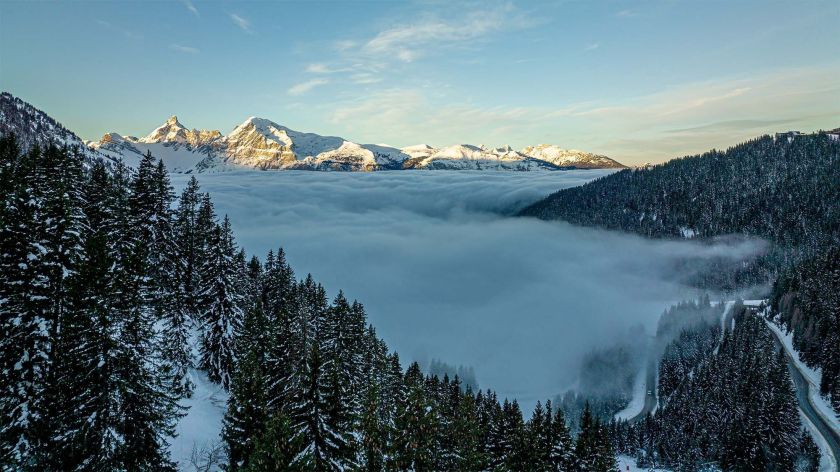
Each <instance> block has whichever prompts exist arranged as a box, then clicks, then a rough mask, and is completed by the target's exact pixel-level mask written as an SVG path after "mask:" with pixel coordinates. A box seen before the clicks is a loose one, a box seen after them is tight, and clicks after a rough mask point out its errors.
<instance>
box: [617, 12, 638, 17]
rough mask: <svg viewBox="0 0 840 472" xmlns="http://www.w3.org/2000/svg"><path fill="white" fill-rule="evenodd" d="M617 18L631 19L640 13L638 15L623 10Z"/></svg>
mask: <svg viewBox="0 0 840 472" xmlns="http://www.w3.org/2000/svg"><path fill="white" fill-rule="evenodd" d="M615 16H617V17H620V18H631V17H634V16H638V13H636V12H635V11H633V10H621V11H620V12H618V13H616V14H615Z"/></svg>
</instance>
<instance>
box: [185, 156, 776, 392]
mask: <svg viewBox="0 0 840 472" xmlns="http://www.w3.org/2000/svg"><path fill="white" fill-rule="evenodd" d="M608 173H609V172H608V171H569V172H521V173H519V172H464V171H461V172H457V171H456V172H447V171H397V172H376V173H339V172H336V173H330V172H305V171H301V172H288V171H286V172H256V171H236V172H223V173H216V174H199V175H198V176H197V178H198V179H199V183H200V184H201V187H202V190H203V191H207V192H210V194H211V195H212V198H213V202H214V203H215V207H216V211H217V212H218V213H219V215H220V216H222V215H224V214H228V215H230V218H231V222H232V225H233V228H234V231H235V233H236V238H237V242H238V243H239V244H240V245H242V246H243V247H245V248H246V250H247V251H248V252H249V253H250V254H257V255H259V256H260V257H261V258H262V257H263V256H264V255H265V253H266V252H267V251H268V250H269V249H275V250H276V249H277V248H278V247H280V246H282V247H283V248H284V249H285V250H286V253H287V257H288V260H289V262H290V263H291V265H292V267H293V268H294V269H295V271H296V273H297V275H298V277H303V276H305V275H306V274H307V273H312V274H313V275H314V276H315V277H316V279H317V280H319V281H320V282H321V283H323V284H324V286H325V287H326V288H327V290H328V292H329V294H330V296H331V297H332V296H334V295H335V294H336V293H337V292H338V290H339V289H343V290H344V292H345V293H346V294H347V296H348V298H356V299H358V300H359V301H361V302H362V303H363V304H364V305H365V306H366V308H367V312H368V314H369V317H370V322H371V323H372V324H373V325H374V326H375V327H376V329H377V331H378V333H379V335H380V336H381V337H383V338H384V339H385V340H386V341H387V342H388V344H389V346H391V348H392V349H395V350H397V351H398V352H399V353H400V356H401V358H402V359H403V361H404V362H407V361H411V360H417V361H420V362H421V364H425V365H427V364H428V362H429V361H430V360H431V359H433V358H436V359H441V360H443V361H445V362H447V363H450V364H455V365H467V366H472V367H474V368H475V372H476V375H477V378H478V382H479V383H480V385H481V386H482V387H483V388H484V387H489V388H493V389H495V390H496V391H497V392H498V393H499V395H500V396H502V397H516V398H517V399H519V400H520V402H521V403H523V407H525V408H528V407H530V406H532V405H533V404H534V403H535V402H536V400H537V399H545V398H549V397H552V396H553V395H554V394H556V393H558V392H560V391H562V390H564V389H566V388H568V387H569V386H570V385H572V384H573V383H574V381H575V378H576V374H577V368H578V363H579V361H580V358H581V356H582V355H583V354H584V353H585V352H586V351H588V350H589V349H592V348H593V347H598V346H604V345H608V344H609V343H610V342H612V341H613V340H615V339H617V338H618V337H621V336H624V335H626V333H627V332H628V330H629V329H630V328H631V327H634V326H637V325H639V324H641V325H642V326H644V327H645V329H646V331H647V332H648V333H652V332H653V331H654V329H655V324H656V321H657V319H658V317H659V315H660V314H661V313H662V311H663V310H664V309H665V308H666V307H667V306H669V305H670V304H671V303H673V302H675V301H677V300H681V299H684V298H687V297H691V296H694V295H695V293H694V292H693V291H692V290H691V289H689V288H687V287H685V286H682V285H681V284H679V283H678V282H677V280H682V276H684V275H685V274H675V273H674V272H673V267H675V266H676V265H677V264H675V262H676V261H677V260H680V259H683V258H692V259H693V260H703V259H704V258H709V257H713V256H715V257H719V256H725V257H732V258H745V257H749V256H751V255H752V254H753V253H754V252H755V251H757V250H758V249H760V245H757V244H754V243H752V242H748V241H740V242H734V243H727V244H725V245H724V244H716V245H709V244H699V243H694V242H689V241H651V240H646V239H643V238H639V237H635V236H630V235H625V234H619V233H615V232H607V231H600V230H594V229H586V228H579V227H574V226H571V225H568V224H565V223H562V222H545V221H539V220H535V219H530V218H517V217H512V216H510V215H512V214H513V213H514V212H515V211H516V210H518V209H520V208H522V207H523V206H525V205H527V204H529V203H531V202H534V201H536V200H538V199H539V198H541V197H543V196H545V195H548V194H550V193H552V192H554V191H556V190H558V189H560V188H565V187H571V186H575V185H581V184H583V183H585V182H587V181H589V180H591V179H594V178H597V177H600V176H603V175H606V174H608ZM188 178H189V176H186V175H178V174H176V175H173V176H172V179H173V185H174V186H175V188H176V190H178V191H179V192H180V189H181V188H183V186H184V185H185V183H186V181H187V179H188ZM640 342H644V340H640Z"/></svg>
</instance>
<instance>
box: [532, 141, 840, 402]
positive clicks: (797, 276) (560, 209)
mask: <svg viewBox="0 0 840 472" xmlns="http://www.w3.org/2000/svg"><path fill="white" fill-rule="evenodd" d="M521 214H522V215H526V216H535V217H538V218H542V219H562V220H566V221H569V222H571V223H574V224H581V225H587V226H598V227H603V228H607V229H616V230H623V231H630V232H634V233H639V234H642V235H645V236H649V237H674V238H682V237H694V238H710V237H716V236H723V235H732V234H739V235H749V236H756V237H760V238H763V239H766V240H768V241H770V243H771V244H772V246H771V248H770V250H769V252H768V253H767V254H765V255H763V256H761V257H759V258H758V259H756V260H755V261H753V262H752V263H751V264H749V265H747V266H733V265H731V264H727V263H726V262H725V261H721V263H720V264H718V265H717V266H716V267H714V270H709V271H706V272H705V273H703V274H702V275H701V276H700V277H698V278H697V279H695V280H693V282H694V283H696V284H697V285H700V286H702V287H705V288H725V289H730V290H731V289H738V288H743V287H744V286H747V285H750V284H755V283H774V282H775V288H774V290H773V307H774V309H775V310H776V311H780V312H781V313H782V317H781V321H782V322H783V323H784V324H785V326H786V328H787V329H788V330H793V332H794V343H795V345H796V348H797V349H798V350H800V352H802V356H803V359H805V360H806V361H807V362H808V363H809V364H811V365H812V366H813V367H818V368H821V369H822V370H823V376H822V383H823V385H822V386H821V388H822V392H823V394H826V395H829V396H830V397H831V399H832V401H833V402H834V404H835V405H838V404H840V390H838V389H840V361H838V359H840V301H838V299H837V294H838V293H840V290H839V289H838V288H839V287H840V281H838V277H840V276H838V265H837V264H838V263H837V260H838V255H840V142H838V141H836V140H832V139H831V138H830V137H829V136H828V135H827V134H825V133H816V134H813V135H798V136H795V137H790V138H788V137H782V138H780V139H778V140H774V139H773V138H771V137H769V136H765V137H761V138H758V139H755V140H753V141H749V142H746V143H743V144H740V145H738V146H735V147H732V148H730V149H728V150H726V151H723V152H721V151H711V152H708V153H705V154H702V155H698V156H692V157H686V158H682V159H675V160H672V161H669V162H667V163H665V164H661V165H657V166H653V167H650V168H645V169H633V170H624V171H621V172H618V173H616V174H612V175H610V176H607V177H603V178H601V179H598V180H595V181H592V182H590V183H588V184H586V185H583V186H581V187H575V188H570V189H565V190H561V191H559V192H557V193H555V194H552V195H551V196H549V197H547V198H546V199H544V200H542V201H540V202H537V203H535V204H533V205H531V206H530V207H528V208H526V209H525V210H523V211H522V213H521Z"/></svg>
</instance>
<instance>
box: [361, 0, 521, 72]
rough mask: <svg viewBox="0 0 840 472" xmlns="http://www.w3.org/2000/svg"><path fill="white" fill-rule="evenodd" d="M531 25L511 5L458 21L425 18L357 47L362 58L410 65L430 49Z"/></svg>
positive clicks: (487, 10) (468, 13)
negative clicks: (378, 57) (380, 57)
mask: <svg viewBox="0 0 840 472" xmlns="http://www.w3.org/2000/svg"><path fill="white" fill-rule="evenodd" d="M533 24H535V21H534V20H532V19H531V18H529V17H527V16H526V15H525V14H524V13H522V12H520V11H519V10H517V9H516V8H515V7H514V6H513V5H511V4H505V5H502V6H500V7H496V8H482V9H480V10H475V11H471V12H467V13H466V14H464V15H463V16H462V17H460V18H448V19H444V18H440V17H437V16H434V15H426V16H425V17H424V18H421V19H420V20H418V21H415V22H413V23H409V24H405V25H401V26H396V27H393V28H389V29H386V30H383V31H381V32H379V33H378V34H377V35H376V36H374V37H373V38H371V39H369V40H368V41H366V42H365V43H364V45H363V46H362V47H361V51H362V52H363V53H365V54H371V55H379V56H385V57H389V58H390V57H396V58H397V59H398V60H400V61H402V62H412V61H414V60H416V59H417V58H418V57H420V56H422V55H423V54H424V52H425V51H426V50H427V49H428V48H430V47H435V48H441V47H447V46H453V45H458V44H463V43H467V42H470V41H474V40H478V39H480V38H484V37H487V36H488V35H490V34H492V33H498V32H502V31H512V30H518V29H523V28H527V27H529V26H532V25H533Z"/></svg>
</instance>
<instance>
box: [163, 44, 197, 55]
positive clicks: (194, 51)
mask: <svg viewBox="0 0 840 472" xmlns="http://www.w3.org/2000/svg"><path fill="white" fill-rule="evenodd" d="M169 49H171V50H173V51H178V52H183V53H185V54H198V53H200V52H201V51H200V50H199V49H198V48H194V47H191V46H184V45H181V44H174V43H173V44H170V45H169Z"/></svg>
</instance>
